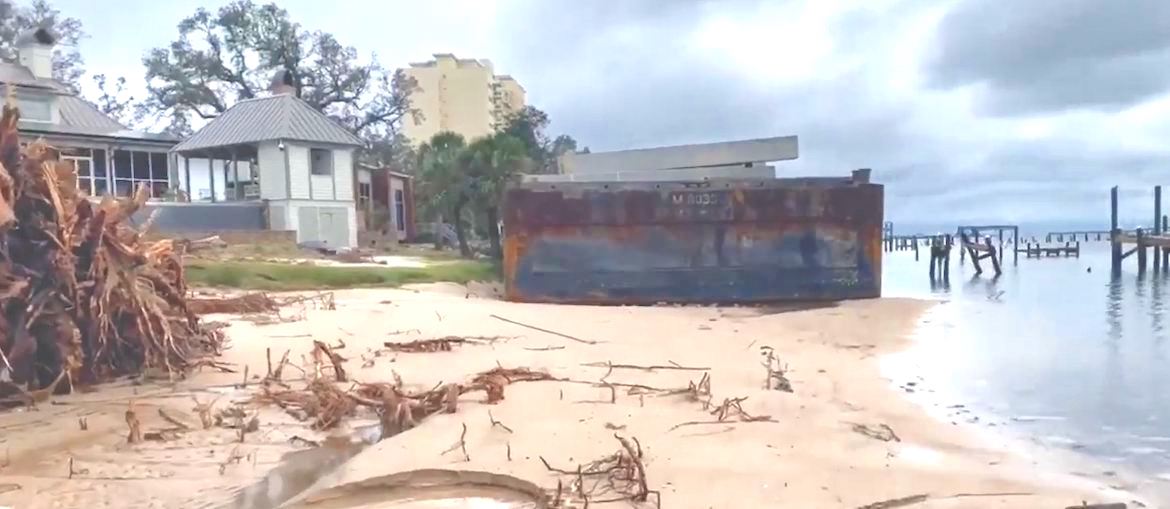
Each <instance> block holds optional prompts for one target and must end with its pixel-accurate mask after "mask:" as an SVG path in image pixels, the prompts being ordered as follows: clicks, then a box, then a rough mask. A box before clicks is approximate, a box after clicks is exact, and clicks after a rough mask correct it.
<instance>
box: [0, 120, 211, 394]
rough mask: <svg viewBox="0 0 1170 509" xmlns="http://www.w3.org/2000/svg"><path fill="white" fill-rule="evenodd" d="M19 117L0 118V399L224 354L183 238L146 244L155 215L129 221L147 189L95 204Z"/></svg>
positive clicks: (175, 367) (173, 368)
mask: <svg viewBox="0 0 1170 509" xmlns="http://www.w3.org/2000/svg"><path fill="white" fill-rule="evenodd" d="M18 118H19V113H18V111H17V110H16V109H15V108H14V107H12V106H5V107H4V109H3V115H2V117H0V401H2V402H13V401H16V402H21V401H24V402H26V403H33V402H35V401H33V400H30V395H31V394H33V393H34V392H35V391H37V390H41V391H46V392H51V391H52V390H56V391H57V392H64V391H67V390H72V388H73V386H75V385H79V384H91V383H95V382H99V381H103V380H109V379H110V378H112V377H115V376H119V375H127V374H138V373H141V372H143V371H144V370H148V369H150V370H152V371H162V372H165V373H167V374H175V373H179V372H182V371H183V370H184V369H186V368H188V367H190V366H191V365H193V364H195V363H196V362H197V360H198V358H200V357H204V356H206V355H208V354H215V353H218V350H219V348H220V344H221V341H222V336H220V334H219V333H218V332H215V331H212V330H208V329H207V328H204V327H203V326H201V325H200V323H199V320H198V318H197V317H196V315H195V314H194V313H192V312H191V310H190V309H189V308H188V306H187V302H186V300H185V293H186V283H185V281H184V274H183V265H182V261H181V257H182V255H183V247H182V246H181V245H178V244H176V243H175V242H173V241H160V242H154V243H147V242H144V241H143V240H142V235H143V232H144V231H145V230H146V229H147V228H149V226H150V222H151V221H147V222H146V223H147V224H146V225H144V226H143V227H142V228H141V229H135V228H132V227H131V226H128V219H129V218H130V217H131V216H132V215H133V214H134V213H135V212H137V211H138V210H139V209H140V208H141V207H142V206H143V204H144V203H145V202H146V200H147V198H148V197H149V192H148V190H147V189H146V188H145V187H140V188H139V189H138V191H137V193H136V194H135V196H134V197H133V198H130V199H123V200H114V199H111V198H108V197H107V198H105V199H103V200H101V202H100V203H98V202H94V201H91V200H90V199H88V197H86V196H85V194H83V193H82V192H80V191H78V186H77V175H76V173H75V171H74V168H73V165H72V164H69V163H66V162H63V161H61V160H60V159H59V154H58V153H57V151H56V150H54V149H53V148H52V147H50V146H48V145H46V144H44V143H41V142H34V143H30V144H28V145H27V147H23V148H22V147H21V141H20V139H19V137H18V135H17V120H18ZM62 380H64V383H62ZM22 386H24V387H27V389H25V388H23V387H22ZM13 394H16V396H15V397H13V396H12V395H13Z"/></svg>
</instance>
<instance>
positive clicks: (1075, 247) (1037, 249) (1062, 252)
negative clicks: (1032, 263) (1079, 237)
mask: <svg viewBox="0 0 1170 509" xmlns="http://www.w3.org/2000/svg"><path fill="white" fill-rule="evenodd" d="M1016 253H1024V257H1025V258H1045V257H1050V256H1056V257H1059V256H1070V257H1078V258H1079V257H1080V256H1081V243H1080V242H1065V243H1064V245H1063V246H1045V245H1042V244H1039V243H1035V244H1034V243H1031V242H1029V243H1026V244H1024V247H1018V248H1016Z"/></svg>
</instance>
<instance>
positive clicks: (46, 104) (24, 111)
mask: <svg viewBox="0 0 1170 509" xmlns="http://www.w3.org/2000/svg"><path fill="white" fill-rule="evenodd" d="M16 104H17V107H19V108H20V119H21V120H30V121H33V122H52V121H53V107H52V106H53V105H52V102H50V99H49V98H47V97H19V98H17V99H16Z"/></svg>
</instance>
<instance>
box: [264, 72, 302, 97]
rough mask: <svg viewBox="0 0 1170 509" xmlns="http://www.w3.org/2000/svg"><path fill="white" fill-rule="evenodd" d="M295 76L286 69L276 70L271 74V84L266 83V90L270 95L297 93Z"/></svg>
mask: <svg viewBox="0 0 1170 509" xmlns="http://www.w3.org/2000/svg"><path fill="white" fill-rule="evenodd" d="M296 83H297V82H296V77H295V76H293V73H292V72H291V71H289V70H287V69H281V70H279V71H276V74H275V75H273V76H272V84H270V85H268V91H269V92H272V95H281V94H288V95H297V85H296Z"/></svg>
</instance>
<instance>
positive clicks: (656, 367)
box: [581, 360, 711, 371]
mask: <svg viewBox="0 0 1170 509" xmlns="http://www.w3.org/2000/svg"><path fill="white" fill-rule="evenodd" d="M667 362H669V363H670V364H667V365H663V364H651V365H649V366H641V365H638V364H614V363H613V362H610V361H605V362H586V363H582V364H581V365H582V366H589V367H593V368H609V369H610V370H611V371H612V370H614V369H641V370H644V371H655V370H659V369H676V370H681V371H710V370H711V368H705V367H696V366H682V365H680V364H678V363H677V362H674V361H670V360H668V361H667Z"/></svg>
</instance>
